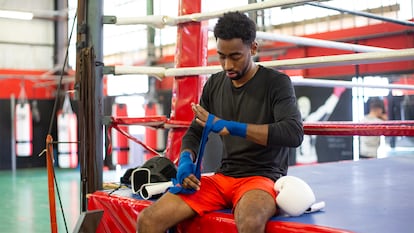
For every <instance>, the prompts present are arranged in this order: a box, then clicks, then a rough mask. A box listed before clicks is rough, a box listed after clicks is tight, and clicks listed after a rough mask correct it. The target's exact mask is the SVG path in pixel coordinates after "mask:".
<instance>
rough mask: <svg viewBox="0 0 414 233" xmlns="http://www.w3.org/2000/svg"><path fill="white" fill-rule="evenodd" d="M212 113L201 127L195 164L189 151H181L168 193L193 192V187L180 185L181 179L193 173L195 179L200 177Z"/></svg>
mask: <svg viewBox="0 0 414 233" xmlns="http://www.w3.org/2000/svg"><path fill="white" fill-rule="evenodd" d="M213 121H214V115H212V114H210V115H208V118H207V122H206V126H205V127H204V129H203V134H202V135H201V141H200V148H199V149H198V156H197V162H196V164H194V163H193V160H192V159H191V153H190V152H188V151H183V152H181V155H180V161H179V162H178V171H177V178H176V179H172V182H173V184H174V186H173V187H170V188H169V190H168V191H169V192H170V193H174V194H177V193H183V194H191V193H194V192H195V190H194V189H186V188H183V187H182V186H181V184H182V183H183V180H184V179H185V178H186V177H188V176H189V175H190V174H194V175H195V176H196V177H197V179H199V180H200V178H201V162H202V161H203V154H204V148H205V146H206V143H207V139H208V134H209V133H210V131H211V127H212V126H213Z"/></svg>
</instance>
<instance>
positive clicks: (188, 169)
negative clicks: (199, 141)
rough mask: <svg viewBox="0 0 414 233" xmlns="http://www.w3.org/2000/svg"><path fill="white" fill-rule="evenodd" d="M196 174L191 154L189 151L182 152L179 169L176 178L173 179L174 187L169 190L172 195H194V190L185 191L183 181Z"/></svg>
mask: <svg viewBox="0 0 414 233" xmlns="http://www.w3.org/2000/svg"><path fill="white" fill-rule="evenodd" d="M194 172H195V164H194V163H193V160H192V158H191V153H190V152H188V151H183V152H181V155H180V161H179V162H178V169H177V175H176V178H175V179H174V178H173V179H172V182H173V184H174V186H173V187H171V188H170V189H169V191H170V192H171V193H175V194H176V193H193V192H194V191H195V190H193V189H185V188H183V187H181V184H182V183H183V180H184V179H185V178H186V177H188V176H189V175H191V174H193V173H194Z"/></svg>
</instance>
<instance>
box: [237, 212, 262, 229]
mask: <svg viewBox="0 0 414 233" xmlns="http://www.w3.org/2000/svg"><path fill="white" fill-rule="evenodd" d="M266 222H267V220H264V219H262V218H261V217H260V216H258V215H254V214H247V215H246V214H242V215H241V216H238V217H237V218H236V226H237V230H238V232H239V233H246V232H264V229H265V226H266Z"/></svg>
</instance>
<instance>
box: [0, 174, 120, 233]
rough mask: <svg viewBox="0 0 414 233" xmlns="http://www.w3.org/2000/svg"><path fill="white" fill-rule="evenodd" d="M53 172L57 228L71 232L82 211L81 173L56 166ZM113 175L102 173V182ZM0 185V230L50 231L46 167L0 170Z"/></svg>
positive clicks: (3, 232)
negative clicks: (55, 181)
mask: <svg viewBox="0 0 414 233" xmlns="http://www.w3.org/2000/svg"><path fill="white" fill-rule="evenodd" d="M55 174H56V180H57V182H58V189H59V194H60V201H59V198H58V196H57V195H56V214H57V225H58V232H59V233H63V232H72V231H73V228H74V226H75V224H76V221H77V220H78V217H79V214H80V212H81V207H80V173H79V170H78V169H56V170H55ZM118 175H119V174H118ZM116 177H117V175H115V174H112V173H111V174H109V175H108V174H107V173H104V181H105V182H109V181H115V180H113V178H114V179H117V178H116ZM118 177H119V176H118ZM111 179H112V180H111ZM118 180H119V179H118ZM0 185H1V187H2V188H1V192H0V208H1V211H0V213H1V214H0V233H6V232H7V233H23V232H24V233H31V232H34V233H45V232H51V226H50V214H49V213H50V211H49V196H48V181H47V173H46V168H35V169H34V168H32V169H18V170H16V171H15V172H12V171H0ZM55 191H56V189H55ZM59 202H61V203H62V206H60V203H59ZM62 209H63V214H62ZM63 216H65V218H63ZM64 219H65V220H64ZM65 222H66V224H65ZM65 225H66V226H65Z"/></svg>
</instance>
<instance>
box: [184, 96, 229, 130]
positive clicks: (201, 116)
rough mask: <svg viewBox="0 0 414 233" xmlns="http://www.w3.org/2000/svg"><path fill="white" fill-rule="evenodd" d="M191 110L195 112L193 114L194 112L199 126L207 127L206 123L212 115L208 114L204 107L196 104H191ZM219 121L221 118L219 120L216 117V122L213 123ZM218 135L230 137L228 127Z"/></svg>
mask: <svg viewBox="0 0 414 233" xmlns="http://www.w3.org/2000/svg"><path fill="white" fill-rule="evenodd" d="M191 109H192V110H193V112H194V115H195V117H196V122H197V123H198V124H199V125H201V126H203V127H205V126H206V122H207V118H208V115H209V114H210V113H209V112H207V111H206V110H205V109H204V108H203V107H201V106H200V105H199V104H195V103H191ZM218 120H220V118H218V117H214V121H213V122H216V121H218ZM218 134H220V135H223V136H224V135H229V134H230V132H229V131H228V130H227V128H226V127H224V128H223V129H222V130H221V131H220V132H219V133H218Z"/></svg>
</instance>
